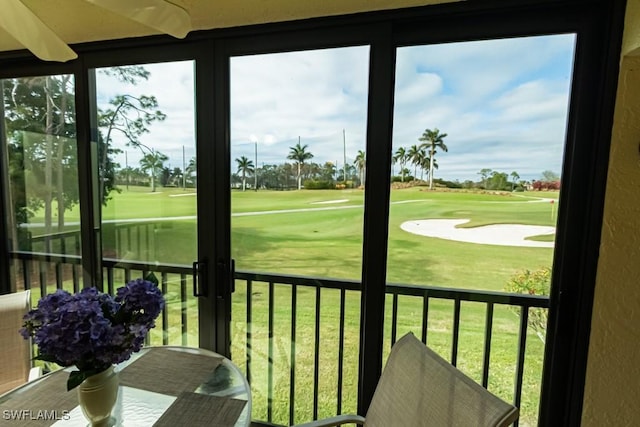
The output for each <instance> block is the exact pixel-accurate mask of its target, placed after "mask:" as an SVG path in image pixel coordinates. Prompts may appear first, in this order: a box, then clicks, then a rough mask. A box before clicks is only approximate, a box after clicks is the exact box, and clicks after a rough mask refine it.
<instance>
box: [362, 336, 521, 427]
mask: <svg viewBox="0 0 640 427" xmlns="http://www.w3.org/2000/svg"><path fill="white" fill-rule="evenodd" d="M517 418H518V409H517V408H516V407H515V406H513V405H510V404H508V403H506V402H504V401H503V400H501V399H499V398H498V397H496V396H494V395H493V394H491V393H490V392H489V391H487V390H486V389H485V388H483V387H482V386H480V385H479V384H477V383H476V382H475V381H473V380H472V379H471V378H469V377H467V376H466V375H464V374H463V373H462V372H461V371H459V370H458V369H456V368H455V367H454V366H453V365H451V364H450V363H449V362H447V361H446V360H444V359H443V358H441V357H440V356H438V355H437V354H436V353H435V352H433V351H432V350H431V349H429V348H427V346H426V345H424V344H423V343H422V342H421V341H420V340H418V339H417V338H416V337H415V336H414V335H413V334H412V333H409V334H407V335H405V336H404V337H402V338H401V339H400V340H398V341H397V342H396V343H395V344H394V346H393V348H392V349H391V354H390V355H389V359H388V360H387V364H386V366H385V368H384V371H383V372H382V376H381V377H380V381H379V382H378V386H377V387H376V391H375V393H374V395H373V399H372V401H371V405H370V406H369V410H368V412H367V415H366V417H365V419H366V421H365V426H368V427H382V426H384V427H388V426H425V427H426V426H437V427H440V426H508V425H511V424H512V423H513V422H514V421H515V420H516V419H517Z"/></svg>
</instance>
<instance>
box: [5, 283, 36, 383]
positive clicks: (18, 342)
mask: <svg viewBox="0 0 640 427" xmlns="http://www.w3.org/2000/svg"><path fill="white" fill-rule="evenodd" d="M29 298H30V293H29V291H23V292H16V293H12V294H7V295H0V394H2V393H4V392H5V391H7V390H11V389H12V388H14V387H17V386H19V385H21V384H23V383H24V382H26V381H27V379H28V377H29V370H30V368H31V352H30V348H29V346H30V342H29V340H25V339H24V338H22V335H20V334H19V333H18V330H19V329H20V328H21V327H22V318H23V316H24V315H25V314H26V313H27V312H28V311H29V307H30V306H31V303H30V300H29Z"/></svg>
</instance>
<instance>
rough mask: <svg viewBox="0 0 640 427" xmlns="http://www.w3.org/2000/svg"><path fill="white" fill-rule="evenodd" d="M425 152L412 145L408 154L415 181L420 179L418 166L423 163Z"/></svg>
mask: <svg viewBox="0 0 640 427" xmlns="http://www.w3.org/2000/svg"><path fill="white" fill-rule="evenodd" d="M423 152H424V150H421V149H420V147H418V146H417V145H412V146H411V147H410V148H409V151H408V152H407V160H409V161H411V164H412V165H413V179H418V165H420V163H421V162H422V158H423V157H424V156H423Z"/></svg>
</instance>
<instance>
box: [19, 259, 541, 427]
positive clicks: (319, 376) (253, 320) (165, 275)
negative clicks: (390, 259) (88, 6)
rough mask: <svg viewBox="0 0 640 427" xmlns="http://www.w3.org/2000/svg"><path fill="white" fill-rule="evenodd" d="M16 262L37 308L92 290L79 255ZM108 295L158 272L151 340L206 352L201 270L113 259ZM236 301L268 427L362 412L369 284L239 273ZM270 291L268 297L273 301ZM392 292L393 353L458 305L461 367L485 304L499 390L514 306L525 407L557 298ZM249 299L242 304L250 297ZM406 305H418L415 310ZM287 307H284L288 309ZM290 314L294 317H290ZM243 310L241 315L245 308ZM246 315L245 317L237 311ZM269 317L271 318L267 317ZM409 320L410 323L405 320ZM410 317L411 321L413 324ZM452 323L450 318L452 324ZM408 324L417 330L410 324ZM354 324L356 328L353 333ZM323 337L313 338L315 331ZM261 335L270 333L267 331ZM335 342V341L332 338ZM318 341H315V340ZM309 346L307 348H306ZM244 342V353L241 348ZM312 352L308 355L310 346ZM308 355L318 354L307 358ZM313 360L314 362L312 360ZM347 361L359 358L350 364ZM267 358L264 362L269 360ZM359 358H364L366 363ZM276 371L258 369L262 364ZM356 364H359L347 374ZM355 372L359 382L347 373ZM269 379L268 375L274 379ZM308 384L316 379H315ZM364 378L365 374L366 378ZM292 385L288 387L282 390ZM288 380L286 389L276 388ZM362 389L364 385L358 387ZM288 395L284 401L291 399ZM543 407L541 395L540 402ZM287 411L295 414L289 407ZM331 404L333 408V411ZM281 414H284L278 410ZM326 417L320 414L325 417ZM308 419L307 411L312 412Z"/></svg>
mask: <svg viewBox="0 0 640 427" xmlns="http://www.w3.org/2000/svg"><path fill="white" fill-rule="evenodd" d="M12 259H13V260H14V263H13V265H14V267H13V270H14V271H13V277H14V278H15V280H16V282H17V284H18V288H25V289H32V291H35V292H32V293H33V299H34V301H35V300H37V299H38V298H40V297H41V296H42V295H45V294H47V293H50V292H52V291H54V290H55V289H67V290H69V291H72V292H73V291H77V290H78V289H79V288H80V287H82V286H83V284H82V275H81V274H79V272H80V268H81V266H80V264H81V259H80V257H79V256H75V255H71V256H65V255H53V254H45V253H34V252H13V253H12ZM103 269H104V280H105V284H104V285H105V291H108V292H110V293H113V292H114V291H115V289H116V288H117V287H118V286H119V285H120V284H121V283H124V282H125V281H127V280H130V279H131V278H132V277H141V276H144V275H145V274H147V273H148V272H153V273H154V274H156V275H157V276H159V279H160V286H161V288H162V291H163V293H164V294H165V297H166V298H167V306H166V308H165V310H164V311H163V313H162V316H161V319H159V321H158V323H159V326H160V328H158V329H159V330H158V331H157V332H156V335H155V336H154V337H152V338H151V343H153V344H155V343H157V344H159V343H162V344H164V345H167V344H171V345H197V315H198V313H197V300H196V298H195V297H194V296H193V295H192V293H191V292H189V291H188V290H189V289H192V286H193V280H194V279H193V272H192V269H191V267H190V266H183V265H171V264H163V265H155V264H148V263H142V262H131V261H122V260H116V259H103ZM235 280H236V291H237V292H236V294H235V295H234V301H233V304H234V306H233V307H234V310H235V311H234V313H233V319H232V323H233V328H235V329H237V330H239V332H238V331H235V333H232V337H233V340H235V341H238V342H236V343H233V342H232V352H234V353H236V352H237V353H238V354H233V357H234V361H235V362H236V364H238V365H239V366H242V367H243V369H244V371H245V375H246V377H247V379H248V380H249V382H250V383H252V388H253V387H262V388H263V389H265V390H263V391H261V392H260V393H256V394H259V395H260V396H263V397H264V399H262V400H261V399H260V398H259V397H260V396H256V399H254V406H253V408H254V418H256V419H258V420H263V421H266V422H268V423H289V424H293V423H294V422H300V421H304V420H301V419H300V418H301V417H302V418H305V417H306V418H310V417H312V418H314V419H315V418H318V417H319V415H321V416H326V415H328V414H327V411H329V412H331V414H332V413H333V412H335V413H341V412H342V411H343V409H347V410H348V409H352V403H351V404H350V406H349V407H348V408H345V399H344V396H345V394H346V395H349V394H352V393H350V392H351V391H352V390H353V388H350V389H349V392H345V381H348V382H349V383H350V384H352V383H353V382H354V378H351V377H352V376H353V375H354V372H357V366H351V365H353V363H354V362H353V357H352V356H353V352H356V353H357V350H358V346H359V343H358V342H352V341H358V340H357V339H356V340H349V339H348V338H347V336H346V332H345V331H347V330H349V331H355V330H358V331H359V326H357V325H355V326H354V325H352V323H353V322H352V321H353V320H354V319H356V323H359V294H360V283H359V282H358V281H355V280H335V279H328V278H318V277H307V276H294V275H277V274H265V273H258V272H249V271H236V273H235ZM265 293H266V295H265ZM386 293H387V302H388V310H387V320H386V321H385V329H386V335H387V336H388V343H389V348H390V346H391V345H393V343H395V341H396V338H397V336H398V335H399V333H400V330H401V329H406V328H410V329H411V330H414V331H416V335H418V332H417V330H418V329H419V330H420V332H419V335H421V338H422V341H423V342H424V343H429V342H430V337H431V334H432V332H430V331H432V330H433V326H432V323H434V322H435V320H432V319H431V312H430V307H431V306H432V305H433V304H436V303H438V304H440V303H441V302H451V303H452V304H453V307H452V314H451V320H450V322H451V323H450V325H449V326H448V327H446V326H445V327H444V328H445V329H447V330H448V333H450V335H451V337H450V354H449V360H450V361H451V363H452V364H454V365H457V364H458V361H459V349H460V333H461V330H464V329H465V328H466V327H467V325H465V324H464V321H463V320H461V313H462V305H463V303H464V304H476V305H478V304H479V305H480V306H481V307H483V308H484V313H485V314H484V332H483V337H482V342H483V346H482V347H483V348H482V362H481V365H482V367H481V370H480V371H481V375H480V378H479V379H478V382H479V383H481V384H482V385H483V386H484V387H488V386H489V383H490V381H489V378H490V372H491V367H492V364H491V360H492V359H491V356H492V341H493V339H494V335H495V334H496V328H495V327H494V320H495V312H496V309H497V308H498V307H510V308H511V309H516V310H517V312H518V313H519V323H518V324H517V326H514V329H515V332H514V334H516V335H517V348H515V350H513V349H511V350H510V351H515V354H516V362H515V368H514V371H513V372H512V373H511V374H509V373H508V372H505V371H504V370H502V371H501V372H499V373H498V374H499V375H502V376H505V375H513V377H514V389H513V393H512V395H511V397H512V399H513V403H514V405H516V406H517V407H520V404H521V403H522V395H523V375H524V372H525V362H526V358H525V351H526V346H527V329H528V328H527V325H528V313H529V310H530V309H547V308H548V306H549V300H548V298H547V297H543V296H534V295H517V294H506V293H501V292H489V291H478V290H464V289H453V288H440V287H431V286H416V285H405V284H396V283H389V284H387V288H386ZM240 298H242V299H240ZM323 298H330V301H329V302H328V303H327V304H323V302H322V301H323ZM400 298H403V299H406V300H407V301H410V302H411V304H408V303H407V302H406V301H404V300H403V302H402V303H400V301H399V299H400ZM328 305H330V306H331V310H332V315H331V320H326V316H325V315H324V314H323V310H326V309H327V306H328ZM408 306H410V307H411V310H412V312H411V313H409V315H406V314H403V310H404V309H406V307H408ZM278 307H280V309H279V308H278ZM282 307H284V308H285V309H283V308H282ZM236 308H237V310H236ZM280 311H286V316H285V317H284V319H286V320H284V321H283V316H281V314H280ZM236 312H238V313H236ZM261 313H263V314H264V315H262V314H261ZM400 318H402V319H404V320H402V322H401V321H400ZM407 319H409V320H407ZM447 321H448V320H447ZM321 322H325V323H326V325H327V328H326V330H325V329H323V327H321ZM403 322H404V323H408V325H406V324H404V323H403ZM348 325H349V326H348ZM309 328H312V329H313V333H312V334H311V329H309ZM263 329H266V334H264V336H263V337H262V338H261V332H260V331H262V330H263ZM259 330H260V331H259ZM327 334H333V336H328V335H327ZM311 335H313V336H312V339H311ZM282 336H286V341H288V347H287V345H286V344H285V346H284V347H282V348H278V353H279V355H280V356H282V357H281V358H283V357H284V358H285V359H287V360H284V362H283V363H282V364H281V365H282V366H279V365H278V364H277V363H275V352H276V348H275V347H276V344H277V341H276V337H278V338H279V339H281V337H282ZM307 341H309V342H310V343H309V344H308V345H307V344H305V342H307ZM327 342H330V343H331V347H332V348H331V351H332V352H334V354H335V359H334V360H330V358H329V359H327V358H322V357H321V351H324V350H326V348H325V345H326V343H327ZM234 344H235V345H234ZM301 347H302V348H301ZM307 350H309V351H308V352H307ZM306 353H309V355H310V356H309V355H307V356H304V354H306ZM346 354H349V355H350V359H349V360H350V361H347V358H346ZM261 358H262V359H264V361H263V362H261V363H259V359H261ZM356 359H357V358H356ZM264 363H266V368H265V369H262V368H257V367H256V366H255V365H256V364H260V366H264ZM309 364H311V365H312V368H311V369H312V373H311V376H310V377H311V378H313V380H312V382H311V385H310V386H308V385H304V386H303V387H301V386H300V385H299V381H298V379H299V377H301V376H304V375H303V374H301V369H304V370H305V372H307V374H309V372H308V370H309ZM321 364H322V366H323V367H326V366H330V368H331V371H332V372H331V373H330V374H327V373H326V372H325V371H322V372H321ZM347 365H349V366H347ZM347 368H349V369H350V371H349V372H350V374H345V370H346V369H347ZM256 370H258V372H259V373H260V378H263V377H264V375H263V374H266V381H265V384H259V383H260V380H259V379H258V378H257V377H258V376H257V375H256ZM265 371H266V372H265ZM307 376H308V375H307ZM326 376H331V377H332V378H333V379H334V380H335V382H334V383H332V386H331V388H332V389H335V390H334V391H333V393H335V395H334V396H335V401H334V403H331V404H329V405H328V404H327V399H326V396H323V392H322V391H321V389H320V383H321V382H322V381H323V380H324V379H325V377H326ZM356 377H357V375H356ZM282 378H285V380H284V383H285V385H284V386H282V384H281V385H280V386H277V385H276V382H282V380H281V379H282ZM276 379H278V381H276ZM355 381H356V382H357V378H356V380H355ZM309 394H311V396H312V402H311V411H310V413H306V414H302V415H301V414H300V413H299V409H298V408H300V406H301V405H302V404H304V405H308V403H309V402H306V401H305V402H298V401H297V400H296V397H297V396H305V399H306V396H309ZM283 396H284V397H283ZM536 399H537V397H536ZM283 404H284V405H285V406H286V411H284V413H283V410H282V408H281V406H282V405H283ZM327 406H330V409H327V408H326V407H327ZM276 409H277V410H278V411H279V412H278V413H277V414H276V413H275V410H276ZM321 411H322V412H323V413H322V414H320V412H321ZM302 412H304V411H302Z"/></svg>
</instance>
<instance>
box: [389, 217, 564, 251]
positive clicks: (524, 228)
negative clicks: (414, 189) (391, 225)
mask: <svg viewBox="0 0 640 427" xmlns="http://www.w3.org/2000/svg"><path fill="white" fill-rule="evenodd" d="M467 222H469V220H468V219H422V220H415V221H407V222H404V223H402V225H400V228H402V229H403V230H404V231H407V232H409V233H413V234H419V235H421V236H428V237H437V238H439V239H447V240H457V241H459V242H467V243H478V244H481V245H498V246H528V247H535V248H552V247H553V242H538V241H535V240H525V238H526V237H531V236H539V235H542V234H553V233H555V231H556V228H555V227H548V226H542V225H521V224H493V225H484V226H482V227H472V228H458V226H459V225H461V224H465V223H467Z"/></svg>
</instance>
